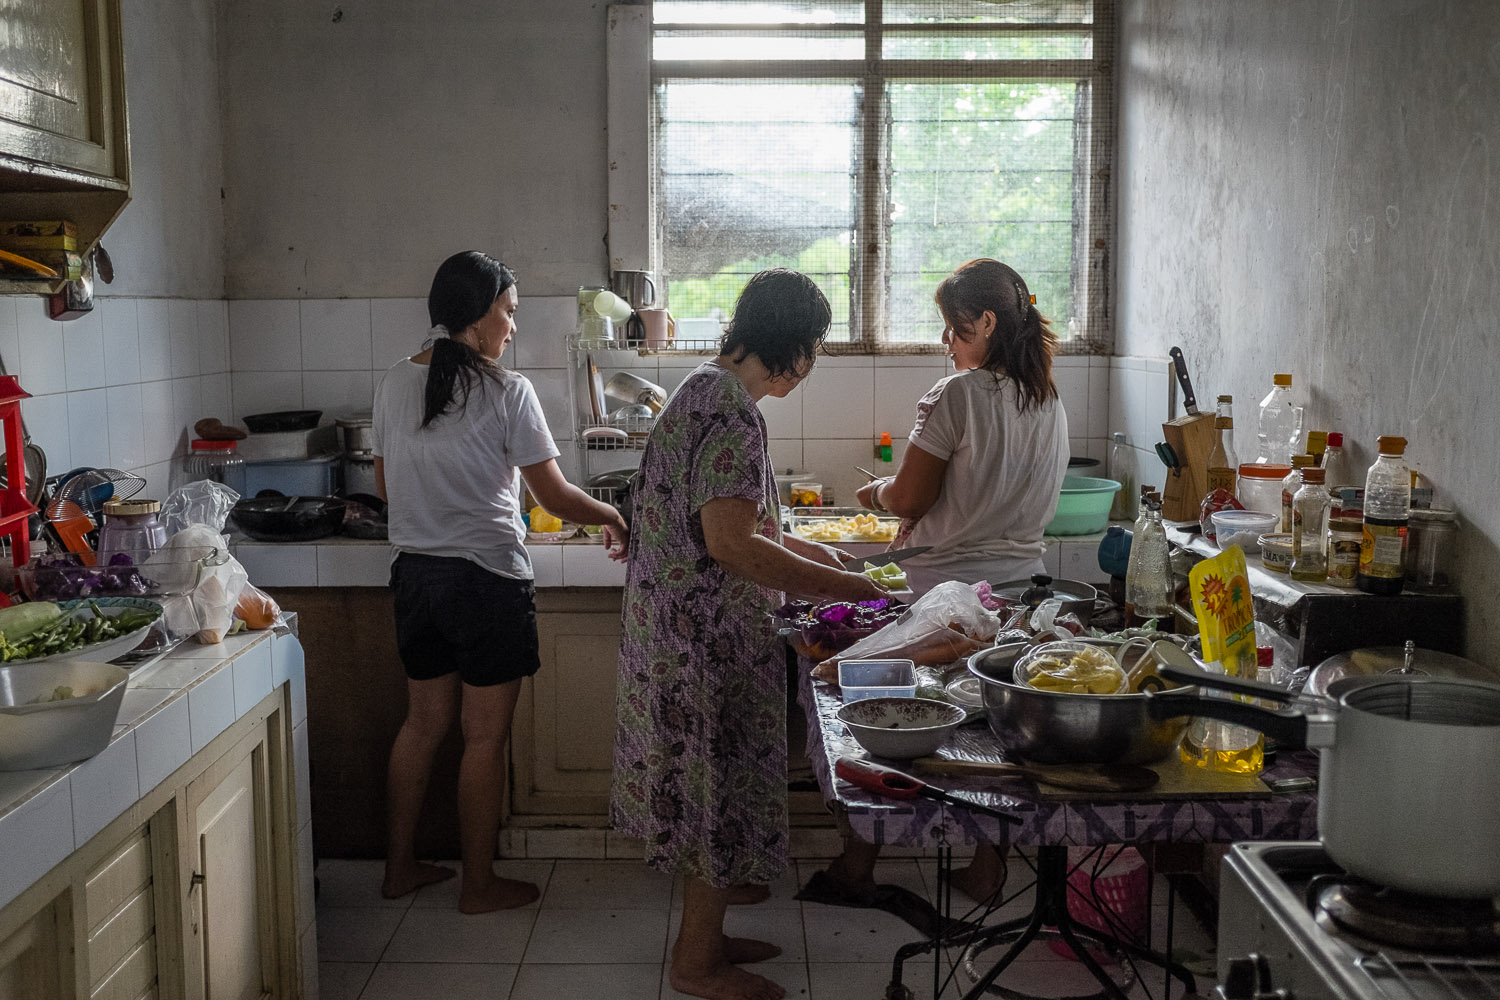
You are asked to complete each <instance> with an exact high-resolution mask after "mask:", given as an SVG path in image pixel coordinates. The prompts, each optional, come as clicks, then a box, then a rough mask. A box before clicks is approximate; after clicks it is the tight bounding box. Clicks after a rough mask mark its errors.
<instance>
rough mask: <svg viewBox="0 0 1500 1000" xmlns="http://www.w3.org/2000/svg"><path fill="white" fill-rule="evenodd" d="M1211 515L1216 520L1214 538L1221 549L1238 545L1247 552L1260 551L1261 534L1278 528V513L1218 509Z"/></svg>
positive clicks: (1279, 518)
mask: <svg viewBox="0 0 1500 1000" xmlns="http://www.w3.org/2000/svg"><path fill="white" fill-rule="evenodd" d="M1209 517H1211V518H1213V522H1214V540H1215V541H1216V542H1218V545H1219V550H1220V551H1223V550H1224V549H1227V548H1229V547H1230V546H1231V545H1238V546H1239V547H1240V548H1241V549H1243V550H1244V551H1245V552H1259V551H1260V536H1261V535H1264V534H1266V533H1267V532H1271V531H1275V530H1276V522H1278V521H1280V520H1281V517H1280V515H1278V514H1265V513H1262V512H1261V511H1258V510H1216V511H1214V512H1213V513H1212V514H1210V515H1209Z"/></svg>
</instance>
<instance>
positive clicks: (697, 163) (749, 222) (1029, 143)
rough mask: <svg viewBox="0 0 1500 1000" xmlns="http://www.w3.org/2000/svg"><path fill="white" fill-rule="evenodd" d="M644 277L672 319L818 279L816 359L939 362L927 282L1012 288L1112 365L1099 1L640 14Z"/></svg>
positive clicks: (934, 2)
mask: <svg viewBox="0 0 1500 1000" xmlns="http://www.w3.org/2000/svg"><path fill="white" fill-rule="evenodd" d="M652 22H653V23H652V60H651V69H652V82H653V91H654V95H653V130H654V135H653V138H654V142H653V147H654V148H653V171H652V174H653V198H654V206H655V220H656V227H657V232H656V245H657V246H658V247H659V251H658V256H659V259H658V261H657V265H658V267H659V269H660V271H661V275H662V277H663V278H664V279H665V283H666V285H667V298H668V302H669V304H670V306H671V308H672V310H673V312H674V313H675V314H676V315H677V317H678V318H679V319H684V318H695V317H714V318H719V319H722V318H727V317H728V315H729V314H730V313H731V311H732V310H733V307H734V300H735V297H736V295H737V294H738V293H739V290H740V289H741V288H742V287H743V286H744V283H745V280H746V279H747V278H748V277H749V276H750V275H751V274H753V273H755V272H756V271H759V270H761V269H763V268H766V267H778V266H779V267H794V268H797V269H798V270H801V271H804V272H806V273H808V274H810V275H812V276H813V277H814V278H816V280H817V281H818V283H819V284H820V286H821V287H822V288H823V291H824V292H825V294H827V296H828V300H829V302H830V303H831V304H832V306H833V313H834V326H833V330H832V332H831V333H830V335H829V347H830V349H832V350H836V351H847V352H864V353H900V352H909V351H914V352H921V351H927V350H935V349H937V346H936V345H937V344H938V341H939V338H940V336H941V334H942V326H943V324H942V320H941V319H940V318H939V316H938V313H937V309H936V307H935V306H934V304H933V301H932V295H933V292H934V290H935V288H936V286H937V283H938V282H939V281H940V280H941V279H942V278H943V277H944V276H945V275H947V274H949V273H950V272H951V271H952V270H953V269H954V268H955V267H957V266H958V265H959V264H961V263H963V262H964V261H966V260H969V259H971V258H974V257H996V258H999V259H1000V260H1003V261H1005V262H1006V263H1008V264H1010V265H1011V266H1013V267H1014V268H1016V270H1017V271H1019V272H1020V273H1021V275H1022V276H1023V277H1025V278H1026V281H1027V283H1028V284H1029V285H1030V286H1031V290H1032V291H1033V292H1034V293H1035V295H1036V300H1037V308H1038V309H1040V310H1041V311H1042V313H1043V314H1044V315H1046V316H1048V317H1049V318H1050V319H1051V320H1052V322H1053V327H1054V329H1055V330H1056V331H1057V333H1058V335H1059V337H1061V338H1062V339H1063V341H1064V350H1066V351H1069V352H1076V353H1107V352H1108V350H1109V347H1110V342H1111V334H1110V329H1109V308H1108V297H1109V262H1110V247H1111V242H1112V238H1111V219H1110V210H1109V204H1110V199H1109V197H1108V185H1109V176H1110V168H1109V164H1110V157H1111V155H1112V151H1113V150H1112V145H1113V135H1114V130H1113V127H1112V122H1113V114H1112V108H1113V100H1112V76H1113V70H1112V66H1111V57H1112V51H1113V44H1114V37H1113V25H1114V7H1113V0H655V3H654V4H653V14H652Z"/></svg>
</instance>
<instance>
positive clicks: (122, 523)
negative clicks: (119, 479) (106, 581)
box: [98, 500, 167, 565]
mask: <svg viewBox="0 0 1500 1000" xmlns="http://www.w3.org/2000/svg"><path fill="white" fill-rule="evenodd" d="M160 512H161V501H160V500H110V501H108V502H107V503H105V505H104V526H103V527H102V528H100V529H99V557H98V559H99V562H100V563H109V562H111V561H112V560H113V559H114V558H115V557H116V556H125V557H127V558H129V559H130V561H131V562H132V563H134V564H137V565H139V564H140V563H142V562H144V561H145V560H146V559H147V558H149V557H150V556H151V554H152V553H154V552H156V551H157V550H158V549H160V548H161V547H162V546H163V545H165V544H166V541H167V529H166V528H165V527H163V526H162V524H161V522H160V521H158V520H157V517H156V516H157V514H159V513H160Z"/></svg>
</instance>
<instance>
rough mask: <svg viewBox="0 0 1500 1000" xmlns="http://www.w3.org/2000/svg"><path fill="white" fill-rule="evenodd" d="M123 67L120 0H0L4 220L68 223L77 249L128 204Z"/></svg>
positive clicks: (10, 287)
mask: <svg viewBox="0 0 1500 1000" xmlns="http://www.w3.org/2000/svg"><path fill="white" fill-rule="evenodd" d="M123 63H124V60H123V56H122V48H121V40H120V4H119V0H9V2H7V3H4V4H0V220H58V219H67V220H71V221H72V222H73V223H75V224H76V226H77V227H78V251H79V253H87V251H88V250H89V249H91V248H92V247H93V246H94V245H95V244H96V243H97V242H98V240H99V236H100V234H101V233H103V232H104V230H105V229H106V228H108V226H109V224H110V223H111V222H113V221H114V219H115V217H116V216H118V215H119V213H120V210H121V209H123V208H124V207H125V203H126V202H127V201H129V200H130V152H129V137H128V136H129V131H128V127H127V122H126V113H125V75H124V74H125V70H124V64H123ZM60 285H61V282H60V281H58V282H53V283H51V284H50V285H48V284H41V285H39V284H38V283H35V282H23V281H8V280H7V281H0V292H5V291H11V292H17V291H35V292H43V291H48V290H55V289H56V288H57V287H59V286H60Z"/></svg>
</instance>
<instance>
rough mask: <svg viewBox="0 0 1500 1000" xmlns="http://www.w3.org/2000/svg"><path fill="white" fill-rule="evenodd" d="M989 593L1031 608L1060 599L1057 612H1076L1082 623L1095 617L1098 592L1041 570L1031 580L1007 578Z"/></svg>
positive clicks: (1085, 585) (1073, 613) (1075, 581)
mask: <svg viewBox="0 0 1500 1000" xmlns="http://www.w3.org/2000/svg"><path fill="white" fill-rule="evenodd" d="M990 593H992V594H994V595H995V596H996V597H999V598H1003V599H1004V600H1007V601H1013V602H1016V603H1019V604H1024V605H1026V606H1027V607H1029V608H1035V607H1039V606H1040V605H1041V604H1042V602H1043V601H1046V600H1049V599H1051V598H1057V599H1058V600H1061V601H1062V608H1061V610H1059V612H1058V614H1063V615H1077V616H1078V621H1079V623H1080V624H1082V625H1087V624H1088V623H1089V619H1091V618H1093V617H1094V601H1095V599H1097V598H1098V596H1099V591H1097V590H1095V589H1094V588H1093V587H1091V586H1089V585H1088V584H1086V583H1083V582H1081V581H1078V580H1054V579H1052V577H1050V576H1048V575H1046V574H1045V573H1038V574H1036V575H1035V576H1033V577H1032V578H1031V579H1030V580H1007V581H1006V582H1004V583H997V584H994V585H992V586H991V587H990Z"/></svg>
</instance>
